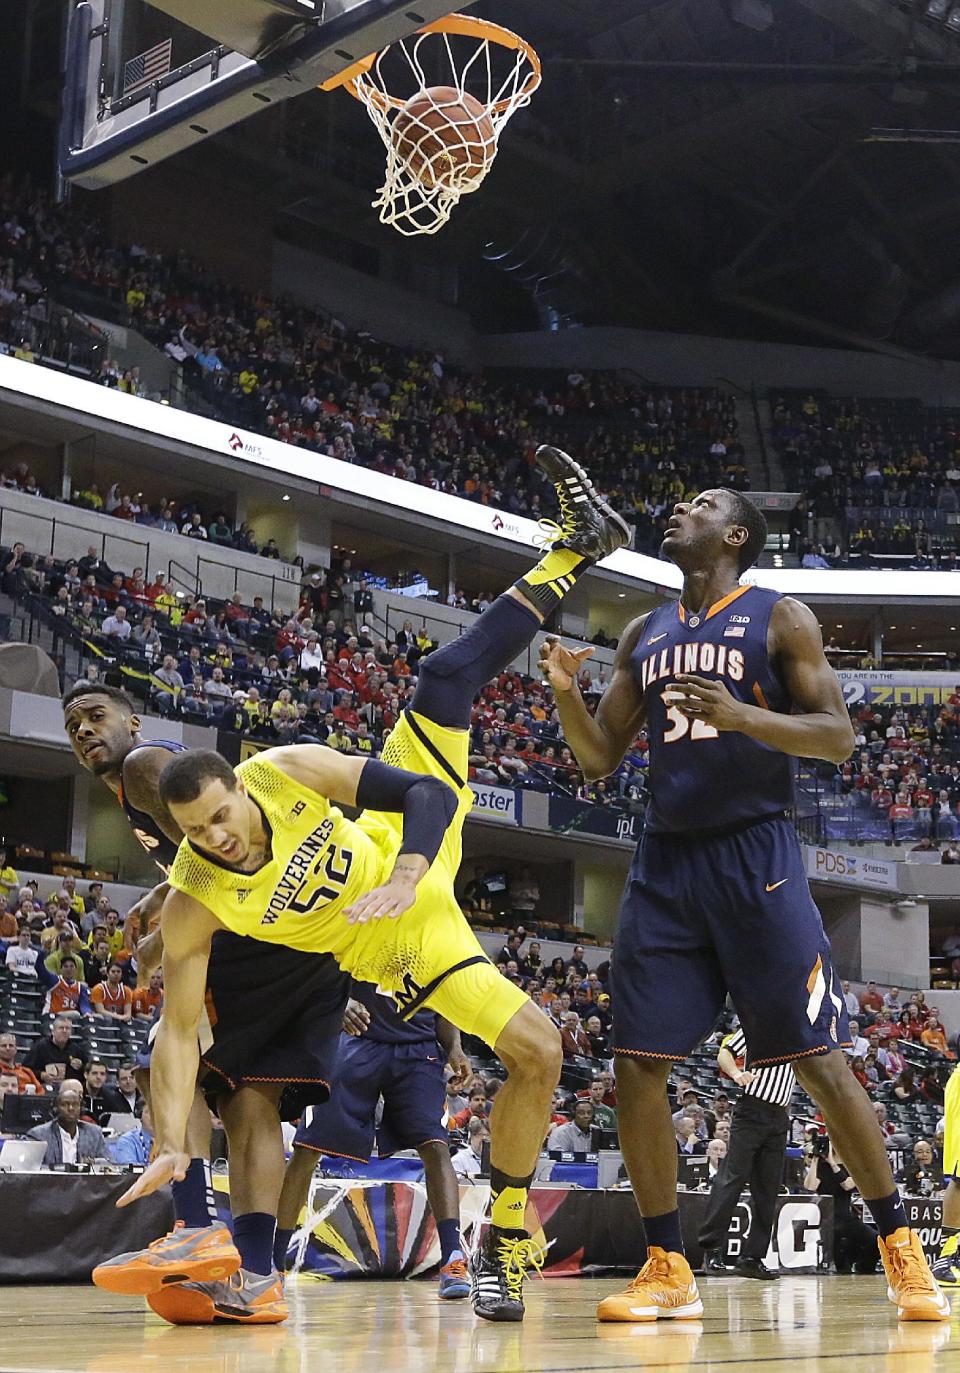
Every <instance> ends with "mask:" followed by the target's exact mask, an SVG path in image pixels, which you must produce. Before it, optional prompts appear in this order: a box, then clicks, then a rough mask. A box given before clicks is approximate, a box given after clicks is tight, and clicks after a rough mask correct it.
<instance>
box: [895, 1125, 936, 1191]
mask: <svg viewBox="0 0 960 1373" xmlns="http://www.w3.org/2000/svg"><path fill="white" fill-rule="evenodd" d="M896 1180H897V1182H899V1183H900V1184H901V1185H902V1187H903V1188H904V1191H906V1192H909V1194H910V1195H911V1196H914V1197H929V1196H933V1195H934V1193H937V1192H940V1191H941V1190H942V1189H943V1167H942V1166H941V1164H940V1163H939V1162H938V1161H937V1157H936V1154H935V1153H934V1151H933V1145H932V1144H931V1143H930V1141H929V1140H926V1139H918V1140H917V1142H916V1144H915V1145H914V1146H913V1157H912V1158H911V1159H908V1160H907V1162H906V1163H905V1164H904V1165H903V1167H902V1168H901V1169H900V1171H899V1173H898V1174H897V1178H896Z"/></svg>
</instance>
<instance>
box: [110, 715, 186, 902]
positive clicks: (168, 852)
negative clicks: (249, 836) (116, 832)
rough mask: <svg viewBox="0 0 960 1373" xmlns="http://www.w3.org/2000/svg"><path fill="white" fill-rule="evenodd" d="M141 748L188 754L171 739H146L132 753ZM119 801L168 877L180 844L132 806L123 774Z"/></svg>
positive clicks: (135, 834)
mask: <svg viewBox="0 0 960 1373" xmlns="http://www.w3.org/2000/svg"><path fill="white" fill-rule="evenodd" d="M139 748H162V749H165V750H166V751H167V753H185V752H186V748H185V746H184V745H183V744H176V743H174V742H173V740H171V739H144V740H142V741H141V742H140V743H139V744H134V746H133V748H132V749H131V750H130V753H136V751H137V749H139ZM130 753H128V754H127V758H129V757H130ZM123 761H124V763H126V761H127V759H126V758H125V759H124V760H123ZM117 799H118V800H119V802H120V804H121V806H122V807H123V813H124V815H125V816H126V817H127V819H128V820H129V821H130V828H131V829H132V830H133V833H134V837H135V838H136V840H137V842H138V843H139V844H140V846H141V848H143V849H145V850H146V851H147V853H148V854H149V855H150V857H151V858H152V859H153V861H154V862H155V863H156V865H157V867H158V868H159V869H160V871H161V872H162V873H163V875H164V876H166V875H167V872H168V871H169V869H170V866H171V864H172V863H173V860H174V859H175V858H176V856H177V849H178V848H179V847H180V846H179V844H175V843H174V842H173V840H172V839H168V838H167V836H166V835H165V834H164V832H163V830H162V829H161V828H160V826H159V825H158V824H157V822H156V820H154V818H153V816H152V815H148V814H147V812H146V811H145V810H137V809H136V807H135V806H131V804H130V802H129V801H128V800H127V798H126V796H124V794H123V775H122V772H121V779H120V791H119V793H118V797H117Z"/></svg>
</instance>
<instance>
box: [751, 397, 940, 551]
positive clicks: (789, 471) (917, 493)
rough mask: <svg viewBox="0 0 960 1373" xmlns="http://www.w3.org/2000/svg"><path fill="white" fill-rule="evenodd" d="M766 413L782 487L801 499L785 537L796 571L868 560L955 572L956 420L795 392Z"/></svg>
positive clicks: (897, 405)
mask: <svg viewBox="0 0 960 1373" xmlns="http://www.w3.org/2000/svg"><path fill="white" fill-rule="evenodd" d="M771 409H772V423H773V433H772V438H773V442H774V444H775V446H776V448H777V450H778V452H779V454H780V457H781V459H782V462H783V466H784V475H785V478H786V482H787V485H788V488H789V489H791V490H799V491H802V492H803V493H804V498H803V500H802V501H801V503H800V505H799V506H798V507H797V509H796V510H795V511H794V512H793V516H792V535H791V545H792V547H793V549H794V551H796V552H798V553H800V554H801V555H802V559H803V564H804V566H808V567H826V566H831V565H832V564H833V563H834V562H835V561H836V560H837V559H838V558H840V557H841V556H849V557H851V558H856V559H858V560H860V561H863V560H865V559H871V558H873V557H875V556H876V555H887V556H895V557H896V558H897V559H898V561H899V562H900V563H901V564H902V565H907V564H908V563H909V564H910V565H911V566H917V567H925V566H940V567H944V568H953V567H955V566H957V561H956V558H957V548H956V538H955V527H954V526H955V517H956V514H957V512H958V510H960V414H958V412H957V411H955V410H950V409H935V408H930V409H925V408H924V407H923V406H922V405H921V403H920V402H919V401H918V400H906V399H904V400H858V399H855V398H848V399H841V398H836V397H831V396H827V395H826V394H823V393H816V394H812V393H802V392H787V393H784V394H782V395H780V396H779V397H776V398H774V397H771ZM951 517H953V518H952V519H951ZM842 545H845V546H842Z"/></svg>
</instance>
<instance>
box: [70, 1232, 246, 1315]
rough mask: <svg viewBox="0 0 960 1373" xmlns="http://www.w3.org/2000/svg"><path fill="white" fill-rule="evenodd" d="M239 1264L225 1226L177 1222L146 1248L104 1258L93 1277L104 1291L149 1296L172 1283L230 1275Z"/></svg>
mask: <svg viewBox="0 0 960 1373" xmlns="http://www.w3.org/2000/svg"><path fill="white" fill-rule="evenodd" d="M239 1267H240V1253H239V1251H238V1250H237V1248H236V1247H235V1245H234V1243H233V1237H232V1236H231V1234H230V1231H229V1230H228V1229H227V1227H226V1226H225V1225H223V1224H219V1223H218V1224H217V1225H205V1226H186V1225H184V1223H183V1221H177V1223H176V1225H175V1226H174V1228H173V1229H172V1230H171V1231H170V1234H169V1235H162V1236H161V1237H160V1239H158V1240H154V1241H153V1243H152V1244H150V1245H148V1246H147V1248H146V1249H138V1250H136V1251H134V1252H133V1253H130V1254H118V1255H117V1256H116V1258H113V1259H107V1261H106V1262H105V1263H101V1264H99V1265H98V1266H97V1267H96V1268H95V1269H94V1270H93V1274H92V1276H93V1281H94V1283H95V1284H96V1286H97V1287H102V1288H103V1289H104V1291H106V1292H122V1293H124V1294H126V1295H132V1296H141V1297H148V1296H150V1294H151V1293H152V1292H161V1291H162V1290H163V1288H164V1287H168V1286H170V1285H171V1284H172V1283H181V1282H190V1281H193V1282H211V1281H216V1280H217V1279H218V1278H229V1277H230V1275H231V1273H236V1271H237V1269H238V1268H239Z"/></svg>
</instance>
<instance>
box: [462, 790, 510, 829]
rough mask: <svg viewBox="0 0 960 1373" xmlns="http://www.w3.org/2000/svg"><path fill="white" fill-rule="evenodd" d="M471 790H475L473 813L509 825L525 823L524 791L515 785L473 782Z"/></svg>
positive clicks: (484, 818)
mask: <svg viewBox="0 0 960 1373" xmlns="http://www.w3.org/2000/svg"><path fill="white" fill-rule="evenodd" d="M470 790H471V791H472V792H473V810H472V811H471V814H472V815H476V816H479V817H480V818H481V819H483V820H499V821H501V822H502V823H504V824H507V825H522V824H523V793H522V792H521V791H518V790H517V789H516V788H515V787H488V786H486V785H485V784H484V783H483V782H471V783H470Z"/></svg>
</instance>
